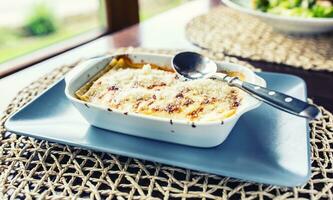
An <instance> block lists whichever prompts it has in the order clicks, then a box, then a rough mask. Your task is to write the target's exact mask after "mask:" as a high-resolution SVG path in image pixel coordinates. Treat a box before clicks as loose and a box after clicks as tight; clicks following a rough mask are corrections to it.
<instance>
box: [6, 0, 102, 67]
mask: <svg viewBox="0 0 333 200" xmlns="http://www.w3.org/2000/svg"><path fill="white" fill-rule="evenodd" d="M98 9H99V1H98V0H4V1H0V63H3V62H5V61H8V60H10V59H13V58H16V57H18V56H21V55H24V54H27V53H31V52H33V51H35V50H37V49H40V48H43V47H46V46H49V45H51V44H54V43H56V42H60V41H62V40H65V39H68V38H71V37H73V36H75V35H78V34H81V33H84V32H87V31H89V30H92V29H94V28H96V27H98V26H99V16H98V15H99V13H98Z"/></svg>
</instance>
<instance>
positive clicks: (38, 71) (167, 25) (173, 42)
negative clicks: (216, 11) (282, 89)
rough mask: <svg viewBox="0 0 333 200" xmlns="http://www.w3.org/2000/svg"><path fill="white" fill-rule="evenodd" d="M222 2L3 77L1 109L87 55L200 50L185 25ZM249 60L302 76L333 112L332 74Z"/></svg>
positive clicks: (211, 1) (195, 6)
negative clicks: (139, 50) (131, 50)
mask: <svg viewBox="0 0 333 200" xmlns="http://www.w3.org/2000/svg"><path fill="white" fill-rule="evenodd" d="M220 4H221V3H220V1H219V0H196V1H191V2H189V3H186V4H184V5H182V6H179V7H177V8H174V9H172V10H169V11H167V12H164V13H161V14H159V15H157V16H154V17H152V18H151V19H148V20H146V21H144V22H141V23H140V24H137V25H134V26H131V27H129V28H126V29H123V30H121V31H118V32H116V33H112V34H109V35H106V36H103V37H101V38H99V39H96V40H94V41H92V42H89V43H87V44H85V45H82V46H80V47H77V48H75V49H72V50H70V51H67V52H65V53H62V54H59V55H57V56H55V57H52V58H50V59H47V60H45V61H43V62H41V63H38V64H36V65H33V66H31V67H29V68H26V69H24V70H21V71H19V72H16V73H14V74H12V75H9V76H6V77H4V78H1V79H0V91H1V97H0V112H3V111H4V110H5V109H6V107H7V105H8V104H9V103H10V102H11V100H12V99H13V98H14V97H15V96H16V95H17V93H18V92H19V91H20V90H21V89H23V88H24V87H26V86H27V85H29V84H30V83H31V82H32V81H34V80H36V79H37V78H39V77H41V76H43V75H45V74H47V73H50V72H51V71H52V70H54V69H56V68H58V67H61V66H63V65H66V64H68V65H70V64H73V63H75V62H77V61H78V60H81V59H84V58H89V57H94V56H98V55H101V54H103V53H106V52H112V50H113V49H117V48H120V47H128V46H133V47H144V48H158V49H190V50H199V47H197V46H195V45H193V44H191V43H190V42H189V41H188V40H187V39H186V37H185V26H186V24H187V23H188V22H189V21H190V20H191V19H192V18H193V17H195V16H198V15H201V14H204V13H206V12H208V11H209V10H211V9H212V8H214V7H216V6H219V5H220ZM243 60H244V59H243ZM245 61H246V60H245ZM248 62H249V63H250V64H252V65H253V66H255V67H257V68H260V69H262V70H263V71H272V72H283V73H289V74H294V75H298V76H300V77H302V78H303V79H304V80H305V81H306V83H307V86H308V96H309V97H310V98H311V99H313V100H314V102H315V103H316V104H319V105H322V106H324V107H325V108H326V109H328V110H330V111H333V104H332V102H333V91H332V88H333V87H322V85H323V84H326V85H333V77H332V74H331V73H327V72H320V71H311V70H308V71H305V70H302V69H297V68H292V67H290V66H286V65H282V64H273V63H267V62H262V61H250V60H248Z"/></svg>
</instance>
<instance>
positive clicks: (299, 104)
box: [223, 76, 320, 119]
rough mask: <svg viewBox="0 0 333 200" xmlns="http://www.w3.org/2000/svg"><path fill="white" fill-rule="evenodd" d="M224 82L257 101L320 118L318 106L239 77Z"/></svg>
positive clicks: (290, 111) (310, 117) (309, 117)
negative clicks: (248, 94)
mask: <svg viewBox="0 0 333 200" xmlns="http://www.w3.org/2000/svg"><path fill="white" fill-rule="evenodd" d="M223 80H224V81H226V82H227V83H228V84H229V85H230V86H235V87H238V88H240V89H242V90H244V91H246V92H248V93H250V94H251V95H253V96H254V97H256V98H257V99H259V100H261V101H264V102H265V103H267V104H269V105H271V106H274V107H276V108H278V109H280V110H283V111H286V112H288V113H291V114H294V115H297V116H300V117H305V118H308V119H316V118H318V117H319V116H320V110H319V109H318V108H317V107H316V106H314V105H312V104H309V103H307V102H304V101H302V100H300V99H297V98H295V97H292V96H289V95H286V94H283V93H281V92H278V91H275V90H270V89H268V88H265V87H261V86H258V85H255V84H252V83H248V82H244V81H241V80H240V79H238V78H237V77H230V76H225V77H224V78H223Z"/></svg>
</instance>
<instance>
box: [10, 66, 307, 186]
mask: <svg viewBox="0 0 333 200" xmlns="http://www.w3.org/2000/svg"><path fill="white" fill-rule="evenodd" d="M258 74H259V76H261V77H263V78H264V79H265V80H266V81H267V84H268V87H270V88H272V89H275V90H278V91H282V92H285V93H287V94H289V95H292V96H295V97H298V98H300V99H303V100H305V99H306V86H305V83H304V81H303V80H302V79H300V78H298V77H295V76H291V75H284V74H277V73H264V72H262V73H258ZM64 87H65V82H64V80H61V81H59V82H57V83H56V84H54V85H53V86H52V87H51V88H50V89H48V90H47V91H45V92H44V93H43V94H41V95H40V96H38V97H37V98H36V99H35V100H34V101H32V102H31V103H30V104H28V105H26V106H25V107H23V108H22V109H20V110H19V111H18V112H16V113H15V114H14V115H13V116H11V117H10V118H9V119H8V120H7V121H6V123H5V126H6V128H7V129H8V130H9V131H11V132H15V133H18V134H22V135H26V136H31V137H35V138H39V139H45V140H50V141H54V142H59V143H63V144H68V145H73V146H80V147H84V148H89V149H94V150H98V151H104V152H111V153H115V154H119V155H124V156H129V157H135V158H140V159H145V160H150V161H156V162H161V163H165V164H170V165H174V166H179V167H185V168H189V169H194V170H199V171H204V172H209V173H213V174H218V175H223V176H230V177H235V178H240V179H244V180H248V181H254V182H260V183H266V184H274V185H281V186H296V185H301V184H304V183H305V182H306V181H307V180H308V179H309V176H310V159H309V155H310V154H309V149H310V148H309V131H308V123H307V121H306V120H305V119H302V118H298V117H295V116H292V115H290V114H287V113H284V112H281V111H279V110H277V109H275V108H272V107H270V106H268V105H262V106H260V107H259V108H257V109H255V110H253V111H250V112H248V113H246V114H244V115H243V116H242V117H241V118H240V120H239V121H238V122H237V124H236V126H235V128H234V129H233V130H232V132H231V133H230V135H229V137H228V138H227V139H226V140H225V142H224V143H222V144H221V145H219V146H217V147H214V148H196V147H189V146H183V145H178V144H172V143H167V142H160V141H155V140H149V139H144V138H139V137H135V136H129V135H125V134H120V133H116V132H110V131H106V130H103V129H99V128H95V127H92V126H90V125H89V124H88V123H87V122H86V121H85V120H84V119H83V117H81V115H80V114H79V112H78V111H77V110H76V109H75V108H74V107H73V106H72V105H71V103H70V102H69V100H67V98H66V97H65V94H64ZM115 126H116V124H115ZM203 134H204V133H203Z"/></svg>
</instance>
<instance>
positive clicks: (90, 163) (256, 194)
mask: <svg viewBox="0 0 333 200" xmlns="http://www.w3.org/2000/svg"><path fill="white" fill-rule="evenodd" d="M118 51H127V52H128V51H132V52H133V51H140V52H154V53H163V54H167V53H168V54H170V53H174V51H170V50H167V51H163V50H159V51H157V50H147V49H133V48H130V49H127V48H125V49H121V50H118ZM202 53H204V54H207V52H202ZM208 54H209V53H208ZM209 56H210V57H212V58H215V59H218V60H228V61H231V62H235V63H239V61H237V60H235V59H234V58H232V59H230V58H228V57H225V56H223V55H222V54H209ZM241 64H244V63H243V62H241ZM246 66H248V67H250V68H252V69H254V68H253V67H251V66H250V65H246ZM72 67H73V66H64V67H61V68H59V69H57V70H55V71H53V72H52V73H50V74H47V75H46V76H43V77H41V78H40V79H38V80H36V81H35V82H33V83H32V84H30V85H29V86H27V87H26V88H24V89H23V90H22V91H21V92H19V93H18V94H17V96H16V98H15V99H13V101H12V102H11V104H10V105H9V106H8V108H7V109H6V111H5V113H4V115H3V116H2V117H1V125H0V131H1V136H0V137H1V138H0V172H1V173H0V174H1V175H0V199H66V198H67V199H78V198H80V199H81V198H92V199H169V198H170V199H273V198H275V199H291V198H307V199H309V198H311V199H321V198H323V199H333V194H332V188H333V169H332V164H333V160H332V159H333V155H332V154H333V151H332V148H333V116H332V114H331V113H329V112H328V111H327V110H325V109H324V108H322V107H321V110H322V112H323V117H322V118H321V119H320V120H318V121H315V122H311V123H310V127H311V152H312V154H311V161H312V168H311V170H312V176H311V180H310V181H309V182H308V183H307V184H306V185H304V186H302V187H294V188H279V187H275V186H270V185H263V184H254V183H249V182H244V181H240V180H236V179H233V178H228V177H221V176H216V175H212V174H206V173H201V172H197V171H192V170H188V169H183V168H178V167H172V166H167V165H163V164H159V163H154V162H149V161H144V160H139V159H133V158H128V157H123V156H118V155H114V154H109V153H103V152H96V151H90V150H85V149H81V148H77V147H71V146H67V145H60V144H56V143H51V142H47V141H43V140H37V139H34V138H30V137H24V136H19V135H16V134H13V133H9V132H7V131H6V130H5V128H4V126H3V124H4V122H5V120H6V119H7V118H8V116H9V115H10V114H11V113H13V112H14V111H16V110H17V109H19V108H20V107H21V106H23V105H24V104H26V103H28V102H29V101H30V100H31V99H33V98H34V97H35V96H36V95H37V94H39V93H40V92H42V91H43V90H45V89H46V88H47V87H48V86H49V85H50V84H52V83H53V82H55V81H56V80H58V79H60V78H61V77H63V75H64V74H65V73H66V72H67V71H69V70H70V69H71V68H72ZM290 134H292V132H291V133H290Z"/></svg>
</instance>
